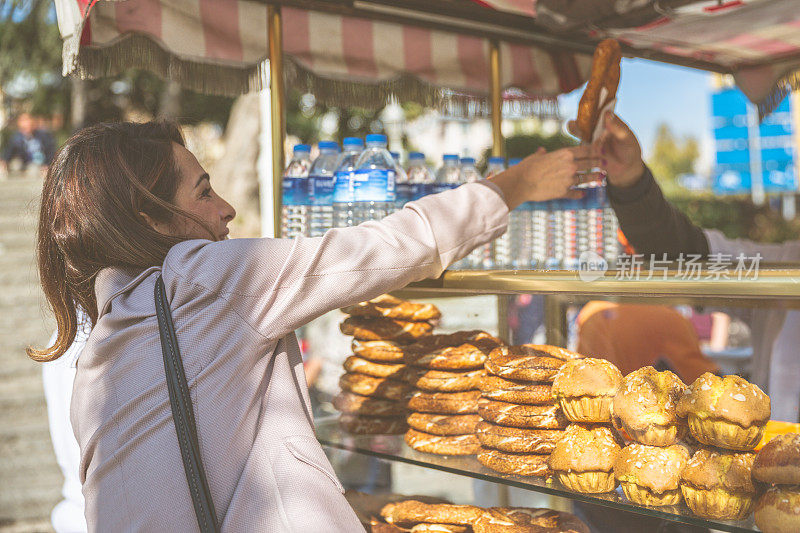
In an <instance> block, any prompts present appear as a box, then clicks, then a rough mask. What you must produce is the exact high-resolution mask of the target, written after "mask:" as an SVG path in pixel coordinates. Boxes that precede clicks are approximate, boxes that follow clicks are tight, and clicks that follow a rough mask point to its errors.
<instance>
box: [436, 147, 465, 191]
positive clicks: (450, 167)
mask: <svg viewBox="0 0 800 533" xmlns="http://www.w3.org/2000/svg"><path fill="white" fill-rule="evenodd" d="M460 178H461V171H460V169H459V168H458V156H457V155H455V154H444V155H443V156H442V166H441V168H440V169H439V170H437V171H436V183H435V184H434V187H433V192H442V191H449V190H450V189H455V188H456V187H458V186H459V179H460Z"/></svg>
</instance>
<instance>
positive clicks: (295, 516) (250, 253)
mask: <svg viewBox="0 0 800 533" xmlns="http://www.w3.org/2000/svg"><path fill="white" fill-rule="evenodd" d="M507 219H508V209H507V207H506V205H505V203H504V202H503V200H502V198H501V196H500V195H499V194H498V192H497V190H496V187H494V185H491V186H489V187H487V186H485V184H484V182H482V183H473V184H469V185H464V186H462V187H459V188H458V189H456V190H453V191H448V192H445V193H442V194H439V195H435V196H430V197H426V198H424V199H422V200H419V201H418V202H414V203H413V204H410V205H409V206H408V207H407V208H406V209H403V210H402V211H401V212H398V213H396V214H393V215H391V216H389V217H387V218H386V219H384V220H383V221H381V222H369V223H365V224H362V225H361V226H358V227H355V228H347V229H338V230H332V231H329V232H327V233H326V234H325V236H324V237H319V238H301V239H297V240H284V239H234V240H228V241H221V242H210V241H203V240H192V241H187V242H183V243H180V244H178V245H176V246H175V247H173V248H172V250H170V252H169V254H168V255H167V257H166V259H165V260H164V264H163V267H162V268H160V269H159V268H150V269H148V270H146V271H144V272H134V273H131V272H124V271H122V270H120V269H111V268H109V269H105V270H103V271H102V272H100V274H99V275H98V277H97V282H96V292H97V301H98V309H99V319H98V321H97V324H96V325H95V327H94V329H93V330H92V333H91V335H90V337H89V340H88V342H87V344H86V348H85V349H84V351H83V353H82V354H81V357H80V359H79V361H78V368H77V376H76V379H75V386H74V389H73V397H72V409H71V419H72V424H73V427H74V430H75V436H76V437H77V439H78V443H79V444H80V448H81V464H80V477H81V482H82V483H83V493H84V496H85V498H86V519H87V522H88V524H89V529H90V531H101V532H115V533H116V532H123V531H147V532H151V531H170V532H176V531H196V530H197V529H198V528H197V522H196V519H195V516H194V510H193V507H192V503H191V499H190V496H189V492H188V488H187V484H186V478H185V475H184V471H183V464H182V462H181V456H180V450H179V447H178V442H177V438H176V435H175V428H174V426H173V421H172V414H171V411H170V403H169V397H168V394H167V387H166V381H165V376H164V364H163V359H162V354H161V345H160V341H159V334H158V324H157V321H156V316H155V305H154V300H153V287H154V283H155V279H156V277H157V275H158V273H159V271H160V272H161V273H162V275H163V278H164V283H165V285H166V289H167V297H168V299H169V301H170V307H171V310H172V315H173V318H174V322H175V327H176V329H177V335H178V343H179V345H180V349H181V352H182V356H183V364H184V367H185V370H186V377H187V379H188V382H189V388H190V389H191V396H192V401H193V404H194V411H195V417H196V420H197V430H198V435H199V441H200V448H201V454H202V457H203V462H204V463H205V468H206V474H207V476H208V482H209V485H210V488H211V493H212V496H213V499H214V505H215V506H216V511H217V517H218V519H219V521H220V524H221V526H222V531H224V532H272V531H275V532H278V531H280V532H283V531H296V532H309V533H317V532H321V531H325V532H339V531H341V532H348V533H349V532H353V531H360V530H361V526H360V524H359V522H358V519H357V518H356V516H355V514H354V512H353V511H352V509H351V508H350V507H349V506H348V504H347V502H346V500H345V499H344V497H343V496H342V486H341V484H340V483H339V481H338V480H337V479H336V475H335V474H334V472H333V470H332V468H331V465H330V464H329V462H328V460H327V459H326V457H325V454H324V453H323V451H322V448H321V447H320V445H319V443H318V442H317V440H316V439H315V437H314V429H313V420H312V416H311V409H310V405H309V399H308V393H307V390H306V383H305V378H304V376H303V367H302V362H301V358H300V350H299V348H298V345H297V339H296V338H295V335H294V333H293V331H294V330H295V328H297V327H299V326H301V325H303V324H305V323H306V322H308V321H310V320H311V319H313V318H315V317H317V316H320V315H322V314H323V313H325V312H327V311H331V310H333V309H337V308H339V307H342V306H345V305H349V304H353V303H356V302H358V301H362V300H365V299H368V298H372V297H375V296H378V295H379V294H382V293H384V292H387V291H390V290H394V289H398V288H400V287H402V286H404V285H406V284H407V283H409V282H412V281H417V280H421V279H424V278H428V277H432V276H438V275H439V274H441V272H442V271H443V270H444V268H445V267H446V266H447V265H449V264H450V263H452V262H453V261H455V260H457V259H459V258H461V257H463V256H465V255H466V254H467V253H468V252H469V251H470V250H471V249H472V248H474V247H475V246H477V245H480V244H483V243H486V242H488V241H490V240H492V239H494V238H496V237H498V236H499V235H501V234H502V233H503V231H505V228H506V223H507Z"/></svg>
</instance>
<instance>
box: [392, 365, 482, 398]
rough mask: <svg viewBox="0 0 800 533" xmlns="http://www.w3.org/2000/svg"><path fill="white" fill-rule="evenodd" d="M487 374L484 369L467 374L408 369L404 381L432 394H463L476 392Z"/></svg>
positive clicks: (404, 374)
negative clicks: (464, 392) (463, 392)
mask: <svg viewBox="0 0 800 533" xmlns="http://www.w3.org/2000/svg"><path fill="white" fill-rule="evenodd" d="M485 374H486V371H485V370H484V369H482V368H479V369H478V370H468V371H466V372H447V371H444V370H428V369H427V368H415V367H406V371H405V372H404V373H403V378H402V379H403V381H405V382H406V383H408V384H410V385H413V386H414V387H416V388H418V389H420V390H424V391H430V392H462V391H468V390H475V389H477V388H478V386H479V385H480V382H481V379H482V378H483V376H484V375H485Z"/></svg>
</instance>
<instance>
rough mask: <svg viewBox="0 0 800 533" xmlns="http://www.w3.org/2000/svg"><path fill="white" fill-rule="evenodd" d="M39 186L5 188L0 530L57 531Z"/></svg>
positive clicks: (1, 216)
mask: <svg viewBox="0 0 800 533" xmlns="http://www.w3.org/2000/svg"><path fill="white" fill-rule="evenodd" d="M41 186H42V182H41V180H39V179H33V180H31V179H10V180H9V181H4V182H0V531H9V532H15V533H22V532H34V531H36V532H38V531H51V529H50V523H49V516H50V510H51V509H52V508H53V505H54V504H55V503H56V502H57V501H58V499H59V493H60V489H61V483H62V481H63V480H62V477H61V472H60V471H59V469H58V465H57V464H56V460H55V455H54V454H53V449H52V446H51V444H50V435H49V432H48V425H47V412H46V410H45V401H44V393H43V390H42V378H41V366H40V365H39V364H38V363H35V362H33V361H31V360H30V359H28V357H27V355H25V347H26V346H29V345H31V344H34V345H42V344H44V343H46V342H47V340H48V339H49V333H50V331H51V329H52V327H53V326H52V324H53V322H52V320H50V319H49V318H45V317H46V313H45V311H44V309H45V307H44V303H43V297H42V296H41V293H40V291H39V288H38V278H37V275H36V269H35V265H34V255H33V254H34V239H35V224H36V217H37V213H38V203H37V199H38V195H39V194H40V192H41Z"/></svg>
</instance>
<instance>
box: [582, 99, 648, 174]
mask: <svg viewBox="0 0 800 533" xmlns="http://www.w3.org/2000/svg"><path fill="white" fill-rule="evenodd" d="M567 129H568V130H569V131H570V133H572V134H573V135H575V134H576V133H575V132H577V124H576V123H575V121H574V120H573V121H570V122H569V124H567ZM593 146H594V147H595V152H596V153H597V154H598V156H599V157H600V158H601V163H600V167H601V168H603V169H604V170H605V171H606V174H607V179H608V181H609V182H610V183H611V184H612V185H614V186H615V187H630V186H632V185H634V184H636V183H637V182H638V181H639V179H641V177H642V175H643V174H644V163H643V162H642V149H641V147H640V146H639V141H638V140H636V135H634V133H633V132H632V131H631V129H630V128H629V127H628V125H627V124H625V123H624V122H623V121H622V119H620V118H619V117H618V116H617V115H615V114H614V113H613V112H611V111H606V114H605V117H604V121H603V132H602V134H601V135H600V138H599V139H597V141H595V142H594V143H593Z"/></svg>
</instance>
